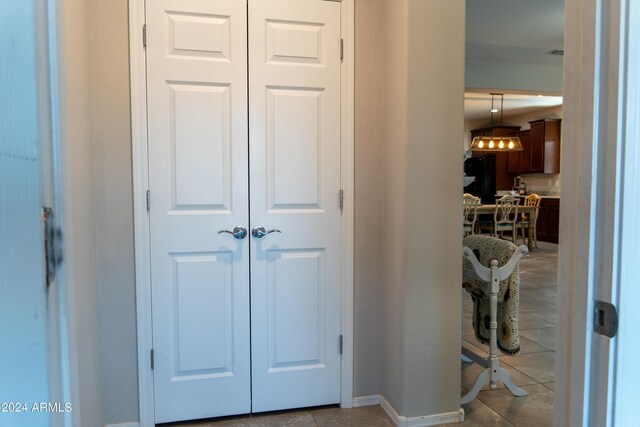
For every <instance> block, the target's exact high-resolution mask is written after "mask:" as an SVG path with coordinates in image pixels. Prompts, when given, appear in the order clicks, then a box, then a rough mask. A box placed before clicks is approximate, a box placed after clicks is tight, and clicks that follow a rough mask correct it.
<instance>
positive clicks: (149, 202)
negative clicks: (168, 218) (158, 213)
mask: <svg viewBox="0 0 640 427" xmlns="http://www.w3.org/2000/svg"><path fill="white" fill-rule="evenodd" d="M150 209H151V191H149V190H147V212H149V210H150Z"/></svg>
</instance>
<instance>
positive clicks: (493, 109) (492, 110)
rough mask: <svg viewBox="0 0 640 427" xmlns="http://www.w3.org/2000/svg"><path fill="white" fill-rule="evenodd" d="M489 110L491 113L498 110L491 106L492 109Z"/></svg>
mask: <svg viewBox="0 0 640 427" xmlns="http://www.w3.org/2000/svg"><path fill="white" fill-rule="evenodd" d="M489 111H491V112H492V113H497V112H498V109H497V108H492V109H491V110H489Z"/></svg>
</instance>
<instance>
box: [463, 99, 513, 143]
mask: <svg viewBox="0 0 640 427" xmlns="http://www.w3.org/2000/svg"><path fill="white" fill-rule="evenodd" d="M496 95H500V126H502V112H503V110H504V108H503V107H504V95H503V94H501V93H492V94H491V127H493V113H496V112H497V111H498V110H496V108H495V107H494V97H495V96H496ZM522 150H523V148H522V143H521V142H520V138H518V137H517V136H476V137H475V138H473V141H471V151H522Z"/></svg>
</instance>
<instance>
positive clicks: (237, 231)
mask: <svg viewBox="0 0 640 427" xmlns="http://www.w3.org/2000/svg"><path fill="white" fill-rule="evenodd" d="M222 233H227V234H231V235H232V236H233V237H235V238H236V239H238V240H242V239H244V238H245V237H247V229H246V228H244V227H243V226H242V225H236V226H235V227H234V228H233V231H229V230H220V231H218V234H222Z"/></svg>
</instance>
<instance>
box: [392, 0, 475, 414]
mask: <svg viewBox="0 0 640 427" xmlns="http://www.w3.org/2000/svg"><path fill="white" fill-rule="evenodd" d="M464 9H465V3H464V1H463V0H456V1H445V0H440V1H438V0H436V1H424V0H403V1H398V0H385V2H384V17H385V57H386V63H385V65H386V67H385V112H384V117H385V128H386V129H385V158H384V162H385V164H384V192H385V194H384V227H383V229H384V240H383V242H382V243H383V248H384V252H383V254H382V259H383V277H384V282H383V285H382V301H383V303H382V309H381V318H382V325H381V326H382V327H381V340H382V363H381V372H382V384H381V394H382V395H383V397H384V398H385V399H386V400H387V401H388V402H389V403H390V404H391V405H392V406H393V407H394V409H395V410H396V411H397V412H398V413H399V414H400V415H402V416H406V417H420V416H427V415H434V414H442V413H447V412H449V413H455V412H456V411H457V410H458V408H459V398H460V396H459V394H460V389H459V378H460V366H459V357H458V353H459V352H460V348H459V345H460V342H459V339H458V338H455V337H458V336H459V335H460V318H459V317H460V316H459V315H458V314H457V313H459V312H460V294H459V285H458V284H459V283H460V280H461V278H460V275H461V273H460V272H461V259H460V254H461V250H462V243H461V237H462V236H461V230H460V221H459V217H460V215H461V212H460V213H459V214H458V215H456V214H455V212H457V211H458V210H460V208H461V205H460V200H459V198H460V197H459V196H460V188H461V187H462V183H461V176H462V162H461V157H462V156H461V154H462V153H461V144H460V142H461V141H462V138H463V128H464V124H463V91H464V28H465V15H464ZM434 207H436V209H434Z"/></svg>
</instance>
